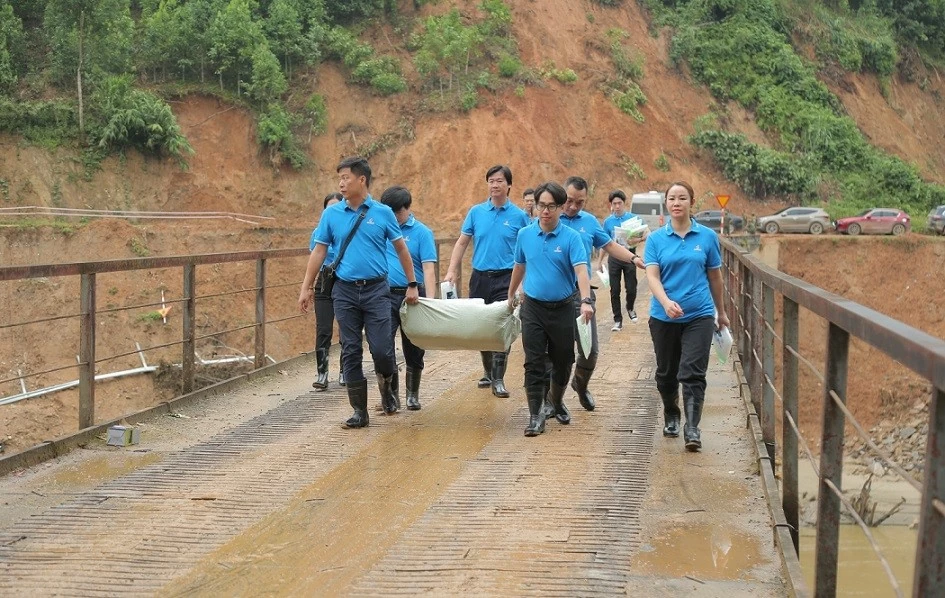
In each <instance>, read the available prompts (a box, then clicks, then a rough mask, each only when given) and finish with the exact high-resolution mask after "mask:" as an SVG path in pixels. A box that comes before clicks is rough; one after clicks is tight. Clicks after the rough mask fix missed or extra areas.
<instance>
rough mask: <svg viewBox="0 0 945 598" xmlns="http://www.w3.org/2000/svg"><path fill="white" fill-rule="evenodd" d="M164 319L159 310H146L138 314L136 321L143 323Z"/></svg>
mask: <svg viewBox="0 0 945 598" xmlns="http://www.w3.org/2000/svg"><path fill="white" fill-rule="evenodd" d="M163 320H164V316H162V315H161V312H159V311H147V312H144V313H143V314H138V321H139V322H143V323H145V324H150V323H152V322H161V321H163Z"/></svg>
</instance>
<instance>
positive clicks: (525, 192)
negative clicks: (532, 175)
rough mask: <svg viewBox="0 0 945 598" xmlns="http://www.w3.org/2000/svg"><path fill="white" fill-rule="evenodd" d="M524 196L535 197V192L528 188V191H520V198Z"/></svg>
mask: <svg viewBox="0 0 945 598" xmlns="http://www.w3.org/2000/svg"><path fill="white" fill-rule="evenodd" d="M526 195H535V190H534V189H532V188H531V187H529V188H528V189H526V190H524V191H522V197H525V196H526Z"/></svg>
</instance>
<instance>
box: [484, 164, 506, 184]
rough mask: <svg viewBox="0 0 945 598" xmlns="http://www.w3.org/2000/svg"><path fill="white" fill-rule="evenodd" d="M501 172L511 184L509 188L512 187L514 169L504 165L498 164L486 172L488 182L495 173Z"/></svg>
mask: <svg viewBox="0 0 945 598" xmlns="http://www.w3.org/2000/svg"><path fill="white" fill-rule="evenodd" d="M499 171H502V176H504V177H505V182H506V183H508V184H509V187H511V186H512V169H511V168H509V167H508V166H504V165H502V164H496V165H495V166H493V167H492V168H490V169H489V170H487V171H486V181H488V180H489V179H490V178H492V175H494V174H495V173H497V172H499Z"/></svg>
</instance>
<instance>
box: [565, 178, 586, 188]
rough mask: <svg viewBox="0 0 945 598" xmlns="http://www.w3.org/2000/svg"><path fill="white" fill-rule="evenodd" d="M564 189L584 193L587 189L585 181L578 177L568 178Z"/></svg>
mask: <svg viewBox="0 0 945 598" xmlns="http://www.w3.org/2000/svg"><path fill="white" fill-rule="evenodd" d="M564 186H565V187H574V188H575V189H577V190H578V191H584V190H585V189H587V181H585V180H584V179H582V178H581V177H579V176H569V177H568V180H566V181H565V182H564Z"/></svg>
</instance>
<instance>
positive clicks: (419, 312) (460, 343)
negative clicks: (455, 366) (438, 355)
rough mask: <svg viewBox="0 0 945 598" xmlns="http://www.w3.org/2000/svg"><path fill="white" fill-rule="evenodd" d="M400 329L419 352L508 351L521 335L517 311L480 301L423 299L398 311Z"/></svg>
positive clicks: (505, 303) (500, 304)
mask: <svg viewBox="0 0 945 598" xmlns="http://www.w3.org/2000/svg"><path fill="white" fill-rule="evenodd" d="M400 321H401V328H402V329H403V331H404V334H406V335H407V338H409V339H410V342H412V343H413V344H415V345H416V346H418V347H420V348H421V349H427V350H431V349H439V350H445V351H508V350H509V347H511V346H512V343H513V342H514V341H515V339H516V338H518V335H519V334H520V333H521V332H522V321H521V320H520V319H519V317H518V309H516V310H515V311H514V312H511V313H509V309H508V302H506V301H499V302H496V303H491V304H489V305H485V304H484V303H483V301H482V299H426V298H421V299H420V302H419V303H417V304H416V305H408V304H407V303H406V302H404V304H403V305H402V306H401V308H400Z"/></svg>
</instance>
